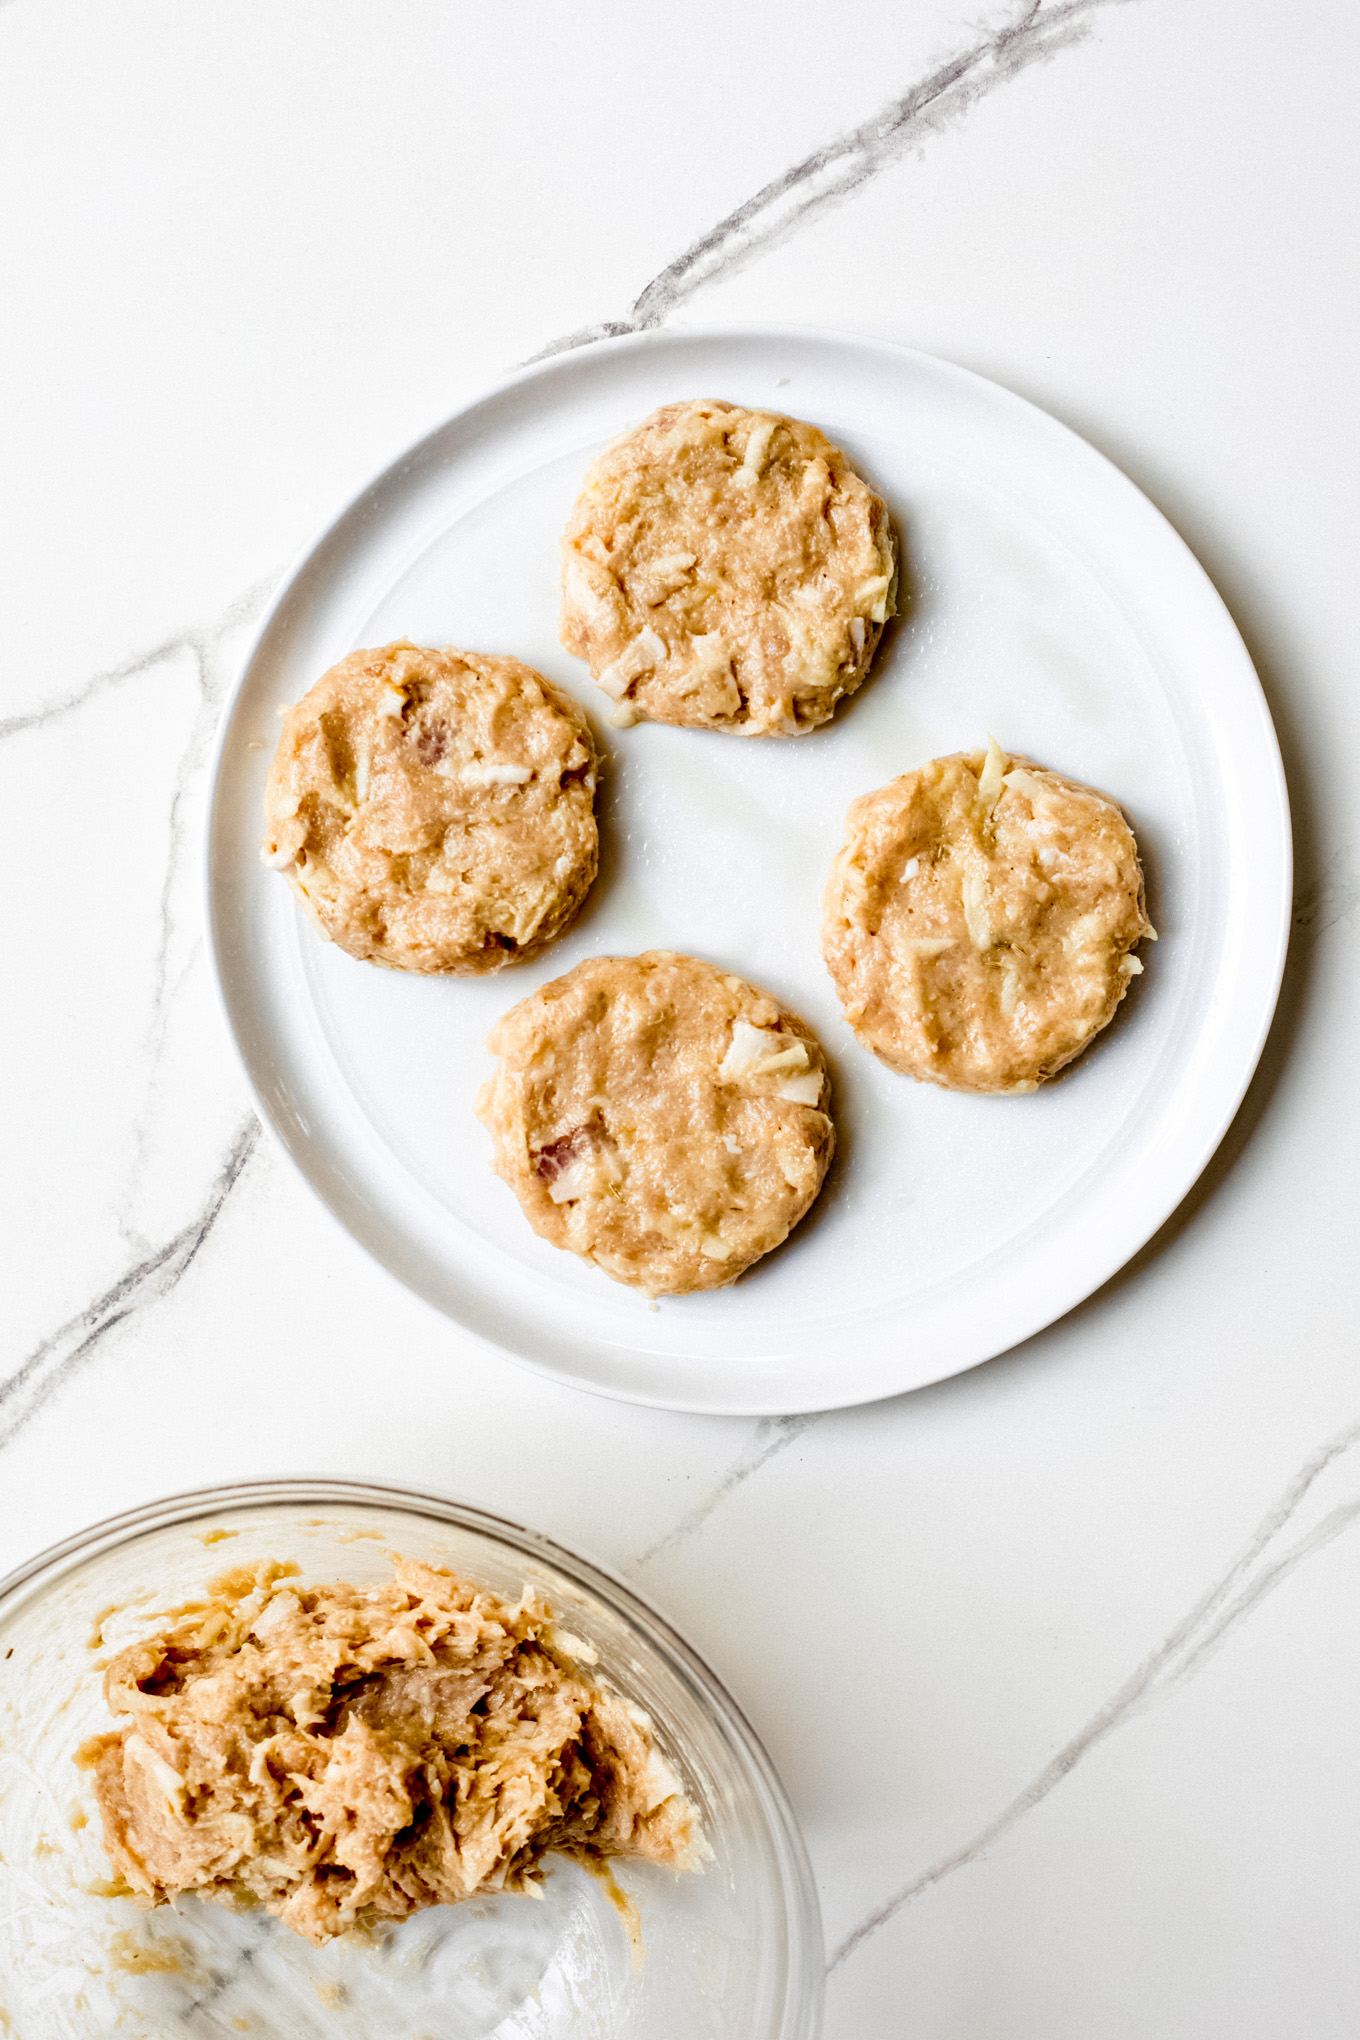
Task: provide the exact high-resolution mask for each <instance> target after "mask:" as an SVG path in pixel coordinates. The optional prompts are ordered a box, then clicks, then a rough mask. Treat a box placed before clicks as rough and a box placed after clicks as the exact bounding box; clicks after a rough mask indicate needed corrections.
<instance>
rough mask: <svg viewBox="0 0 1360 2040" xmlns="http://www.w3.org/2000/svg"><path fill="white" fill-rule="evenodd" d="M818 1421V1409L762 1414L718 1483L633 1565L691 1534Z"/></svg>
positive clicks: (634, 1567) (640, 1564)
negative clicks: (803, 1413)
mask: <svg viewBox="0 0 1360 2040" xmlns="http://www.w3.org/2000/svg"><path fill="white" fill-rule="evenodd" d="M816 1422H817V1414H815V1413H814V1414H811V1415H807V1416H797V1417H765V1418H762V1420H761V1422H760V1423H759V1424H757V1426H756V1428H755V1431H754V1433H753V1434H752V1436H751V1438H750V1440H749V1441H748V1443H747V1445H746V1447H745V1449H744V1450H743V1451H742V1452H741V1453H739V1454H738V1456H737V1458H736V1459H735V1460H734V1461H733V1462H732V1464H731V1466H729V1467H728V1469H727V1471H726V1473H725V1474H723V1476H722V1478H721V1479H720V1480H719V1481H718V1483H717V1485H716V1486H715V1487H713V1488H710V1490H709V1492H708V1493H707V1494H706V1495H705V1496H704V1497H703V1499H702V1501H699V1502H696V1503H695V1505H694V1507H693V1508H692V1509H690V1510H689V1512H688V1513H687V1514H686V1515H684V1516H682V1517H681V1518H680V1521H679V1522H678V1523H676V1524H675V1525H674V1526H673V1528H671V1529H670V1530H668V1531H667V1532H666V1533H665V1535H664V1536H663V1537H658V1538H657V1540H656V1542H655V1544H649V1545H648V1546H647V1549H646V1550H645V1551H644V1552H642V1553H641V1554H640V1555H639V1556H638V1557H637V1558H635V1559H634V1560H633V1569H634V1570H636V1569H637V1568H638V1567H640V1566H644V1565H650V1563H651V1561H652V1560H653V1559H654V1558H659V1557H660V1556H661V1554H662V1552H663V1551H670V1550H671V1549H672V1547H673V1546H674V1545H677V1544H679V1543H681V1542H682V1541H683V1540H684V1539H685V1538H686V1537H692V1536H693V1535H694V1532H695V1531H696V1530H699V1529H701V1528H702V1527H703V1525H704V1524H705V1523H706V1522H707V1521H708V1519H709V1517H710V1516H711V1515H712V1514H713V1512H714V1510H715V1509H716V1508H718V1507H719V1506H720V1505H721V1504H722V1503H723V1502H725V1501H726V1500H727V1498H728V1496H729V1495H731V1494H733V1493H735V1491H736V1490H737V1489H738V1488H739V1487H741V1486H742V1485H743V1484H744V1483H745V1482H746V1481H748V1480H749V1479H750V1478H751V1475H752V1474H753V1473H759V1471H760V1469H761V1467H762V1466H768V1465H769V1463H770V1461H771V1460H772V1459H777V1458H778V1456H779V1454H780V1453H781V1452H784V1451H787V1449H788V1447H789V1446H790V1445H792V1444H793V1442H794V1440H795V1439H796V1438H801V1437H802V1435H803V1433H804V1432H805V1431H807V1430H809V1429H810V1428H811V1426H812V1425H813V1424H815V1423H816Z"/></svg>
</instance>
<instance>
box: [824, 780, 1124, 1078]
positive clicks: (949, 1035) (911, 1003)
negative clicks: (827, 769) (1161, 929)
mask: <svg viewBox="0 0 1360 2040" xmlns="http://www.w3.org/2000/svg"><path fill="white" fill-rule="evenodd" d="M1152 934H1153V929H1152V926H1151V924H1150V922H1149V921H1148V917H1147V913H1146V911H1145V909H1144V905H1143V874H1142V869H1141V867H1140V865H1139V862H1138V846H1137V844H1136V843H1135V842H1134V840H1133V834H1132V831H1131V830H1130V828H1129V825H1128V823H1127V822H1126V821H1125V819H1124V816H1123V814H1122V813H1121V811H1120V809H1119V808H1118V807H1116V805H1115V803H1114V802H1113V801H1112V800H1108V799H1107V798H1106V797H1105V795H1104V794H1101V793H1095V792H1093V791H1092V789H1091V788H1090V787H1089V786H1081V785H1079V784H1078V783H1077V782H1076V781H1075V780H1072V779H1064V778H1062V777H1061V776H1060V775H1059V774H1058V773H1056V772H1047V771H1044V770H1043V769H1042V768H1041V767H1040V766H1038V765H1035V764H1033V763H1031V762H1030V760H1029V759H1026V758H1019V757H1016V758H1009V759H1008V758H1006V757H1005V756H1004V755H1003V754H1002V753H1001V751H1000V750H999V749H998V748H997V746H996V744H995V743H993V744H992V745H991V747H990V748H989V750H988V751H987V752H986V753H985V754H984V753H983V752H981V751H976V752H974V753H973V754H972V755H971V756H970V757H965V756H959V757H953V758H936V759H935V760H934V761H933V762H932V763H931V764H929V765H923V766H922V767H921V769H920V770H919V771H918V772H908V773H906V774H905V775H904V776H903V777H902V778H901V779H894V780H893V781H892V783H891V785H889V786H884V787H880V788H879V790H878V791H877V792H876V793H867V794H865V795H864V796H863V797H862V798H861V799H859V800H857V801H855V802H854V803H853V805H852V806H851V808H850V812H849V816H848V817H847V828H846V838H845V843H844V846H843V848H842V849H841V851H840V853H839V855H838V856H837V858H836V861H835V863H834V865H833V866H832V870H831V878H830V881H829V883H828V885H827V888H826V894H825V898H824V900H823V908H822V952H823V954H824V956H825V958H826V962H827V967H828V969H829V970H830V972H831V975H832V978H833V979H834V980H835V984H836V989H837V991H838V992H839V993H840V997H841V1003H842V1005H843V1006H844V1007H845V1012H846V1017H847V1018H848V1020H849V1022H850V1025H851V1026H852V1027H853V1028H854V1030H855V1033H856V1034H857V1035H858V1036H859V1039H860V1040H861V1041H862V1042H863V1043H864V1045H865V1047H866V1048H871V1049H872V1050H873V1051H874V1054H875V1055H877V1056H880V1057H881V1058H882V1060H883V1061H884V1062H886V1063H889V1064H890V1065H891V1066H892V1068H893V1069H896V1070H903V1071H905V1073H906V1074H907V1075H908V1076H912V1077H923V1078H925V1079H926V1080H927V1081H928V1082H930V1083H933V1084H943V1085H946V1086H947V1087H948V1088H949V1089H951V1090H956V1091H992V1092H996V1091H1001V1092H1006V1091H1033V1090H1035V1089H1036V1088H1037V1086H1038V1085H1039V1084H1041V1083H1042V1082H1043V1081H1044V1079H1045V1078H1046V1077H1051V1076H1052V1075H1053V1074H1054V1073H1055V1071H1057V1070H1060V1069H1061V1068H1062V1067H1063V1065H1064V1063H1068V1062H1070V1061H1071V1060H1072V1058H1073V1056H1075V1055H1079V1054H1080V1052H1081V1050H1082V1049H1083V1048H1085V1046H1086V1044H1087V1042H1088V1041H1090V1040H1091V1038H1092V1036H1093V1035H1096V1034H1098V1033H1099V1032H1100V1030H1101V1028H1102V1027H1104V1026H1106V1025H1107V1023H1108V1022H1109V1021H1110V1020H1111V1019H1112V1018H1113V1017H1114V1012H1115V1009H1116V1007H1117V1006H1118V1004H1119V1002H1120V1000H1121V999H1122V998H1123V996H1124V993H1125V992H1126V991H1127V989H1128V985H1129V980H1130V978H1131V977H1133V976H1136V975H1137V974H1138V973H1139V972H1140V971H1141V970H1142V967H1143V966H1142V964H1141V963H1140V962H1139V961H1138V958H1137V957H1136V956H1134V955H1133V954H1132V950H1133V947H1134V945H1135V943H1137V942H1140V941H1141V940H1142V939H1143V937H1144V936H1151V935H1152Z"/></svg>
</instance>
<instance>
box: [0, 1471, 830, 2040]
mask: <svg viewBox="0 0 1360 2040" xmlns="http://www.w3.org/2000/svg"><path fill="white" fill-rule="evenodd" d="M307 1502H314V1503H318V1504H328V1505H331V1506H337V1507H344V1506H345V1505H346V1504H351V1505H356V1506H367V1507H376V1508H396V1509H404V1510H406V1511H407V1512H408V1513H409V1514H413V1515H418V1516H425V1517H428V1518H429V1519H430V1520H431V1521H432V1522H442V1523H450V1524H452V1525H454V1526H455V1527H457V1528H459V1529H465V1530H470V1531H473V1532H479V1533H481V1534H482V1535H484V1536H487V1537H490V1538H493V1539H495V1540H496V1541H497V1542H499V1543H501V1544H503V1545H506V1546H508V1547H510V1548H511V1549H512V1550H516V1551H519V1552H522V1553H523V1554H524V1555H525V1556H526V1557H533V1558H537V1559H539V1560H541V1561H542V1562H543V1563H544V1564H547V1565H550V1566H553V1567H554V1568H555V1569H556V1570H557V1571H559V1572H561V1573H565V1574H566V1575H567V1577H568V1578H569V1579H571V1580H572V1581H573V1582H574V1583H575V1584H576V1585H578V1586H580V1587H583V1588H584V1589H585V1590H586V1591H587V1592H588V1593H592V1594H594V1595H596V1596H597V1597H598V1598H599V1599H600V1600H602V1601H604V1602H605V1603H607V1604H608V1605H609V1606H610V1607H611V1608H612V1609H613V1611H614V1612H615V1613H616V1614H619V1615H621V1616H623V1618H624V1619H625V1620H626V1621H627V1622H629V1623H630V1624H631V1625H632V1626H633V1627H634V1628H635V1629H638V1630H639V1631H640V1632H641V1633H642V1635H643V1636H644V1637H645V1639H646V1641H647V1643H648V1644H649V1645H650V1646H651V1647H652V1648H653V1649H654V1650H657V1651H659V1652H660V1654H661V1655H662V1657H663V1658H665V1659H666V1660H667V1662H668V1664H669V1666H670V1669H671V1670H672V1672H673V1673H674V1674H675V1675H676V1676H677V1677H678V1678H679V1679H680V1680H681V1681H682V1682H683V1683H684V1684H686V1685H687V1686H689V1687H690V1689H691V1691H692V1692H693V1693H694V1694H695V1695H696V1697H697V1698H698V1699H700V1700H701V1701H703V1702H704V1703H705V1704H706V1705H707V1706H708V1707H709V1708H710V1709H711V1710H712V1712H713V1714H714V1716H715V1718H716V1720H717V1722H718V1724H719V1727H720V1728H721V1730H722V1733H723V1734H724V1736H725V1737H726V1738H727V1739H728V1740H729V1741H730V1742H731V1743H733V1744H734V1745H735V1746H736V1750H737V1753H738V1755H739V1756H740V1758H741V1760H742V1763H743V1767H744V1768H745V1770H746V1771H747V1773H748V1775H749V1776H750V1778H751V1781H752V1784H753V1785H754V1787H755V1791H756V1796H757V1798H758V1800H759V1802H760V1805H761V1808H762V1811H763V1813H764V1815H765V1818H766V1821H767V1822H768V1824H769V1827H770V1831H771V1836H772V1839H773V1843H774V1851H775V1857H776V1860H777V1862H778V1865H779V1871H780V1877H781V1882H782V1887H783V1893H784V1900H785V1909H786V1921H785V1936H786V1950H787V1976H786V1997H785V2015H784V2019H783V2021H782V2023H781V2035H780V2040H814V2036H815V2035H816V2034H817V2033H818V2032H820V2030H821V2007H822V2000H823V1993H824V1986H825V1955H824V1943H823V1938H822V1920H821V1908H820V1906H819V1905H818V1902H817V1888H816V1885H815V1883H814V1881H813V1875H812V1866H811V1863H810V1862H809V1860H808V1854H807V1849H806V1846H805V1844H804V1841H803V1837H802V1834H801V1832H800V1830H799V1827H798V1822H797V1819H796V1817H795V1815H794V1812H793V1808H792V1806H791V1804H790V1803H789V1798H788V1794H787V1793H786V1792H785V1790H784V1786H783V1784H782V1783H781V1781H780V1778H779V1774H778V1772H777V1771H776V1770H775V1768H774V1764H773V1762H772V1761H771V1759H770V1756H769V1754H768V1752H767V1751H766V1749H765V1746H764V1744H763V1743H762V1742H761V1740H760V1737H759V1736H758V1735H757V1734H756V1731H755V1729H754V1728H753V1727H752V1726H751V1723H750V1722H749V1721H748V1720H747V1718H746V1716H745V1714H744V1713H743V1712H742V1710H741V1708H740V1707H739V1706H738V1705H737V1702H736V1701H735V1700H734V1699H733V1697H732V1695H731V1694H730V1693H729V1692H728V1690H727V1688H726V1687H725V1686H724V1685H723V1684H722V1682H721V1680H720V1679H719V1678H718V1676H717V1674H716V1673H715V1672H713V1671H711V1670H710V1669H709V1667H708V1665H707V1664H706V1663H705V1662H704V1660H703V1658H701V1657H700V1655H699V1653H698V1652H697V1651H696V1650H695V1649H694V1648H693V1646H692V1645H691V1644H689V1643H687V1642H686V1641H685V1639H684V1637H683V1636H681V1635H680V1633H679V1631H678V1630H676V1629H675V1628H674V1627H673V1626H672V1624H671V1623H670V1622H668V1621H667V1619H666V1617H665V1616H664V1615H662V1614H661V1613H660V1612H659V1610H658V1609H656V1608H654V1607H653V1606H652V1604H651V1603H650V1602H649V1601H647V1600H646V1599H644V1597H643V1596H642V1595H640V1594H638V1593H637V1592H636V1591H635V1590H634V1589H633V1588H632V1587H630V1586H628V1585H626V1584H625V1582H624V1581H623V1580H621V1579H619V1578H618V1576H617V1575H616V1574H615V1573H613V1572H611V1571H610V1570H609V1569H608V1568H607V1567H605V1566H603V1565H601V1564H599V1563H598V1561H596V1560H594V1559H588V1558H583V1557H581V1556H580V1555H579V1554H578V1553H576V1552H574V1551H570V1550H568V1548H567V1547H566V1546H565V1545H562V1544H558V1543H557V1542H556V1540H555V1539H553V1538H551V1537H548V1536H546V1535H545V1534H544V1533H543V1532H542V1531H540V1530H531V1529H529V1528H528V1527H527V1526H526V1525H525V1524H522V1523H516V1522H513V1521H512V1520H511V1519H510V1518H509V1517H507V1516H498V1515H495V1514H494V1513H493V1512H492V1511H491V1510H489V1509H482V1508H477V1507H474V1506H473V1505H472V1504H471V1503H467V1502H460V1501H456V1500H455V1499H454V1498H453V1497H452V1496H451V1495H444V1494H439V1493H435V1492H432V1491H431V1490H429V1489H427V1488H401V1487H391V1486H389V1485H388V1484H387V1483H386V1482H382V1481H367V1480H350V1479H335V1478H329V1477H327V1476H324V1475H312V1474H302V1475H296V1476H275V1477H274V1478H271V1479H267V1480H251V1481H232V1482H227V1483H224V1484H223V1485H221V1486H218V1487H205V1488H188V1489H185V1490H184V1491H182V1492H180V1493H177V1494H171V1495H163V1496H161V1497H159V1498H158V1499H156V1500H154V1501H150V1502H143V1503H140V1504H139V1505H138V1506H137V1507H136V1508H133V1509H125V1510H123V1511H121V1512H120V1513H119V1514H117V1515H115V1516H106V1517H104V1518H102V1519H101V1520H100V1521H99V1522H96V1523H91V1524H90V1525H89V1526H88V1527H87V1528H86V1529H84V1530H78V1531H76V1532H74V1533H73V1535H71V1536H70V1537H65V1538H63V1539H61V1541H60V1542H59V1543H57V1544H52V1545H49V1546H48V1547H47V1548H46V1549H45V1550H43V1551H39V1552H37V1553H36V1554H35V1555H34V1556H33V1557H32V1558H30V1559H26V1560H24V1562H23V1563H22V1564H20V1565H18V1566H16V1567H15V1568H14V1569H13V1570H12V1571H11V1572H8V1573H6V1574H5V1576H4V1577H3V1579H0V1618H3V1616H4V1615H5V1614H6V1612H7V1610H8V1608H9V1606H10V1605H12V1604H14V1603H17V1602H20V1601H23V1600H26V1599H27V1598H28V1593H27V1592H26V1591H25V1590H32V1589H41V1588H42V1587H44V1586H46V1585H54V1584H55V1583H56V1581H57V1580H58V1579H60V1578H61V1576H62V1575H63V1573H65V1572H66V1571H68V1570H69V1569H70V1567H71V1565H72V1564H73V1563H74V1562H75V1561H77V1560H79V1559H81V1558H86V1557H90V1556H92V1555H94V1554H96V1553H104V1552H108V1551H112V1550H116V1549H117V1548H118V1547H119V1546H120V1545H124V1544H130V1543H134V1542H135V1541H136V1539H137V1538H138V1537H140V1536H142V1535H144V1534H145V1533H147V1532H149V1531H153V1530H162V1529H172V1528H174V1527H175V1526H176V1525H177V1524H180V1523H191V1522H193V1521H194V1520H195V1519H196V1518H199V1517H202V1516H219V1515H222V1514H225V1513H227V1512H228V1511H230V1510H233V1509H248V1508H259V1507H262V1506H268V1505H269V1504H271V1503H285V1504H286V1503H307Z"/></svg>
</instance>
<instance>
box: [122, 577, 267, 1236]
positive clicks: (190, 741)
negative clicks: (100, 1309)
mask: <svg viewBox="0 0 1360 2040" xmlns="http://www.w3.org/2000/svg"><path fill="white" fill-rule="evenodd" d="M277 580H278V575H277V574H270V575H268V576H267V577H265V578H264V579H262V580H259V581H256V582H254V583H253V584H252V585H251V586H250V587H249V588H246V589H244V590H243V591H242V593H241V594H239V595H237V596H235V597H233V599H232V600H231V601H230V602H229V603H228V604H227V606H226V608H225V609H223V610H222V611H220V612H219V614H218V615H217V616H216V617H215V618H214V619H213V621H212V622H211V623H209V624H207V625H206V626H202V627H198V626H191V627H190V628H189V629H188V630H185V631H183V632H181V633H180V635H179V637H178V638H176V639H175V640H174V641H173V645H172V647H171V649H173V650H175V651H188V652H190V653H191V654H192V656H193V659H194V664H195V669H196V672H197V678H198V696H199V699H198V706H197V709H196V711H195V714H194V720H193V725H192V727H191V729H190V731H189V735H188V738H187V739H186V742H185V745H184V749H183V751H182V752H181V754H180V758H179V762H178V764H177V766H176V769H175V778H174V784H173V786H172V787H171V792H170V813H169V839H170V840H169V848H168V851H167V854H166V861H165V871H164V874H163V876H162V879H161V891H160V901H159V909H158V911H159V926H158V931H157V939H156V954H155V958H154V960H153V963H152V983H151V1012H150V1018H149V1021H148V1024H147V1032H146V1043H145V1045H146V1051H147V1057H148V1064H149V1068H148V1074H147V1085H146V1094H145V1098H144V1100H143V1105H142V1110H141V1112H140V1113H139V1114H138V1117H137V1120H136V1123H135V1124H134V1126H133V1132H132V1143H133V1156H132V1165H131V1168H130V1170H129V1174H128V1183H127V1187H126V1190H125V1193H124V1202H125V1204H126V1203H128V1202H130V1201H131V1199H132V1198H133V1197H134V1195H135V1193H136V1188H137V1184H138V1182H139V1180H140V1178H141V1175H142V1171H143V1169H144V1167H145V1163H146V1145H147V1123H148V1119H149V1116H150V1112H151V1108H152V1104H153V1102H154V1098H155V1092H156V1085H157V1081H158V1078H159V1074H160V1065H161V1059H162V1056H163V1054H164V1050H165V1033H166V1027H167V1024H168V1022H169V1017H170V1010H171V1008H172V1006H173V1004H174V1001H175V997H176V994H177V993H178V992H179V990H180V988H181V986H182V985H183V983H184V981H185V978H186V977H187V975H188V971H189V967H190V964H191V963H192V961H193V954H194V951H196V949H197V948H198V946H199V942H200V941H201V937H200V936H196V937H195V940H194V942H193V944H192V945H191V949H190V953H189V955H188V956H187V957H186V958H185V959H184V961H183V963H182V964H181V967H180V970H179V972H178V975H177V977H176V979H175V981H174V983H171V982H170V961H171V948H172V945H173V941H174V934H175V927H174V915H173V908H172V901H173V893H174V887H175V881H176V879H177V878H178V876H179V872H180V869H181V867H182V865H183V861H184V853H185V848H186V835H187V832H186V806H187V801H188V795H189V789H190V785H191V782H192V780H193V777H194V774H195V773H196V772H197V771H198V770H199V769H200V768H201V767H202V766H203V765H204V764H205V763H206V761H207V757H208V752H209V749H210V747H211V743H212V737H213V732H214V731H215V729H216V727H217V721H218V717H219V715H220V713H221V709H222V704H223V701H224V699H225V695H226V684H227V678H228V673H227V670H226V668H225V666H224V663H223V660H222V658H221V656H220V654H221V649H222V645H223V642H224V640H225V639H226V638H228V637H229V636H230V635H231V633H232V632H233V631H234V630H239V629H240V628H241V627H242V626H243V625H244V624H247V623H249V622H251V621H252V619H253V618H254V617H255V616H256V615H257V614H258V613H259V611H260V610H261V609H262V608H263V606H264V603H265V600H266V598H267V596H268V595H269V594H270V592H271V591H272V589H273V588H274V586H275V585H276V583H277ZM162 656H164V654H162ZM152 663H154V659H148V660H144V661H142V662H141V663H140V666H139V668H138V670H145V668H146V667H147V666H148V665H150V664H152ZM123 1230H124V1233H125V1236H126V1237H127V1238H128V1240H129V1243H130V1244H133V1245H137V1246H144V1245H145V1244H146V1242H145V1241H144V1240H142V1239H141V1237H140V1236H139V1235H137V1234H136V1233H135V1232H134V1230H133V1229H132V1228H131V1227H130V1226H129V1225H128V1224H126V1223H124V1225H123Z"/></svg>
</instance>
